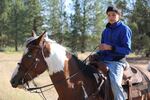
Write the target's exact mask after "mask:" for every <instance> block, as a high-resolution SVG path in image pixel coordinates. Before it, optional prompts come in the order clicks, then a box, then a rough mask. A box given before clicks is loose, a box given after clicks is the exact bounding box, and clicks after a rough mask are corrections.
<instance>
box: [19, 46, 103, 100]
mask: <svg viewBox="0 0 150 100" xmlns="http://www.w3.org/2000/svg"><path fill="white" fill-rule="evenodd" d="M31 47H32V46H31ZM97 47H98V46H96V47H95V48H94V49H93V51H92V52H91V53H90V54H89V55H88V56H87V57H86V58H85V59H84V60H83V61H82V62H83V63H85V62H86V60H87V59H88V58H89V56H90V55H92V53H93V52H94V51H95V50H96V49H97ZM36 48H38V49H39V51H38V52H37V53H36V56H35V57H34V58H33V63H32V64H31V66H30V68H29V69H28V70H27V72H26V73H25V74H24V77H23V80H22V82H24V81H25V76H27V75H28V76H29V77H30V79H31V81H32V83H33V85H34V86H35V87H34V88H30V86H29V83H28V82H25V84H26V85H27V86H28V88H27V87H24V89H25V90H27V91H29V92H31V93H38V94H39V95H40V96H41V97H42V98H43V100H47V99H46V97H45V95H44V93H43V92H45V91H48V90H50V89H52V88H53V87H54V84H53V83H51V84H47V85H44V86H40V87H38V86H37V84H36V82H35V81H34V78H33V77H32V76H31V75H30V73H29V72H30V71H31V70H33V69H36V66H37V64H38V62H39V61H40V60H39V58H38V57H37V56H38V55H39V53H42V55H43V58H44V59H45V56H44V51H43V48H44V46H42V47H41V46H36ZM18 64H19V65H20V66H22V64H21V63H18ZM84 70H86V68H84V69H81V70H79V71H77V72H76V73H74V74H72V75H70V77H68V78H66V79H64V80H61V81H56V82H55V84H61V83H62V82H63V81H67V80H69V79H71V78H73V77H75V76H76V75H78V74H79V73H80V72H82V71H84ZM37 75H38V74H36V76H37ZM101 77H102V79H104V78H103V75H101ZM103 83H104V82H103V81H102V82H101V83H100V84H99V85H100V87H98V89H97V90H96V92H94V93H91V94H89V95H88V94H86V91H85V89H84V87H83V92H84V95H86V96H84V97H85V99H87V98H89V97H90V96H93V95H95V94H97V91H99V89H100V88H101V86H102V84H103ZM51 86H53V87H51ZM47 87H51V88H49V89H46V90H42V89H44V88H47ZM37 90H39V91H37ZM40 93H41V94H42V95H41V94H40Z"/></svg>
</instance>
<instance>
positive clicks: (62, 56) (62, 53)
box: [45, 38, 68, 75]
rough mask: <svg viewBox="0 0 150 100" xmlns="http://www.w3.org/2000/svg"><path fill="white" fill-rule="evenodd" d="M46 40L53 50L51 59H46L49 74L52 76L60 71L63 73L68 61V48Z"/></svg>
mask: <svg viewBox="0 0 150 100" xmlns="http://www.w3.org/2000/svg"><path fill="white" fill-rule="evenodd" d="M45 40H46V41H47V42H48V43H49V45H50V48H51V51H50V55H49V57H46V58H45V61H46V62H47V65H48V69H49V74H50V75H52V74H54V73H57V72H59V71H63V70H64V63H65V60H68V59H67V57H66V48H65V47H63V46H61V45H60V44H58V43H56V42H55V41H53V40H50V39H48V38H45Z"/></svg>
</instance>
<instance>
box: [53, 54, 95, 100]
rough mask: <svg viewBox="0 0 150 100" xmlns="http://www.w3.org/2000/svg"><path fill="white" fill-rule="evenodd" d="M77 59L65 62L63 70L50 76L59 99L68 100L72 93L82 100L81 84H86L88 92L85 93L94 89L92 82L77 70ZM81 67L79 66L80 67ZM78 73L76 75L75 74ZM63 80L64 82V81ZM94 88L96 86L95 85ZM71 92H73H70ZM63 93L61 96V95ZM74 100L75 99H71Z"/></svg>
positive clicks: (72, 58)
mask: <svg viewBox="0 0 150 100" xmlns="http://www.w3.org/2000/svg"><path fill="white" fill-rule="evenodd" d="M79 65H80V64H79V63H78V59H77V58H75V57H74V56H73V57H71V59H69V60H68V61H66V62H65V66H64V70H63V71H61V72H58V73H55V74H53V75H51V79H52V82H53V83H54V84H55V88H56V90H57V93H58V94H59V96H60V98H65V100H70V98H71V97H74V95H75V94H74V92H73V91H76V92H77V93H78V95H80V96H79V98H80V97H81V98H83V97H84V96H83V94H82V91H83V90H82V87H81V85H82V83H84V82H86V84H85V88H86V89H87V88H88V89H87V90H88V91H87V93H89V91H90V92H92V91H93V90H94V89H93V88H94V86H93V87H92V85H93V83H94V82H93V81H92V80H90V78H88V77H85V75H84V74H83V73H82V71H81V69H80V68H79ZM80 67H81V66H80ZM77 73H78V74H77ZM64 80H65V81H64ZM95 86H96V85H95ZM72 90H73V91H72ZM62 91H63V94H62ZM73 100H76V99H73ZM78 100H80V99H78Z"/></svg>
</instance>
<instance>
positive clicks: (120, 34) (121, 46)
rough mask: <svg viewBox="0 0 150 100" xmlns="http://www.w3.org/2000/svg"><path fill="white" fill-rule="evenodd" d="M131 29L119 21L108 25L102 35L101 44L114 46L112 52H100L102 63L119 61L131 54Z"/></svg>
mask: <svg viewBox="0 0 150 100" xmlns="http://www.w3.org/2000/svg"><path fill="white" fill-rule="evenodd" d="M131 36H132V31H131V29H130V28H129V27H128V26H127V25H125V24H124V23H122V22H121V21H118V22H116V23H114V24H112V25H111V24H110V23H108V24H107V25H106V28H105V29H104V31H103V33H102V38H101V43H105V44H108V45H111V46H112V50H104V51H102V50H100V51H98V52H97V53H98V54H99V55H100V60H101V61H119V60H121V59H122V58H125V56H126V55H128V54H129V53H130V52H131Z"/></svg>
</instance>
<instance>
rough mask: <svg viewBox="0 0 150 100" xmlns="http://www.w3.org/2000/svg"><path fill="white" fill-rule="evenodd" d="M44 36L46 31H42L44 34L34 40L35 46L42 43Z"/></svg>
mask: <svg viewBox="0 0 150 100" xmlns="http://www.w3.org/2000/svg"><path fill="white" fill-rule="evenodd" d="M45 34H46V31H44V32H43V33H42V34H41V35H40V36H39V37H38V38H37V39H36V44H37V45H40V43H43V41H44V38H45Z"/></svg>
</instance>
